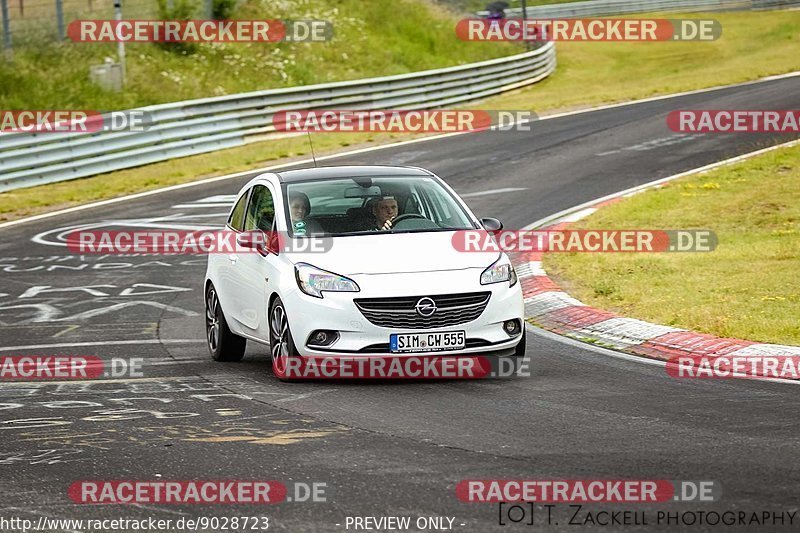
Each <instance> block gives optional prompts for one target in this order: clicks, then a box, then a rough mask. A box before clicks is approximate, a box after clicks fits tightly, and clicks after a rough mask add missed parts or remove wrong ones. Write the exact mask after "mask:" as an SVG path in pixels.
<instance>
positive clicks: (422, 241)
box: [287, 231, 501, 276]
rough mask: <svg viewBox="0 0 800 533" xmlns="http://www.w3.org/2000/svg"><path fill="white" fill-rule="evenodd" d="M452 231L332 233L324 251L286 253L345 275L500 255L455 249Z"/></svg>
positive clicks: (457, 266)
mask: <svg viewBox="0 0 800 533" xmlns="http://www.w3.org/2000/svg"><path fill="white" fill-rule="evenodd" d="M454 234H455V232H452V231H437V232H429V233H382V234H376V235H352V236H347V237H333V238H332V239H331V243H332V244H331V247H330V249H329V250H327V251H325V252H316V253H314V252H306V253H300V252H293V253H291V254H287V256H288V257H289V259H290V260H291V261H292V262H293V263H310V264H312V265H314V266H315V267H317V268H321V269H323V270H328V271H330V272H334V273H336V274H341V275H344V276H355V275H358V274H397V273H401V272H426V271H433V270H462V269H465V268H486V267H488V266H489V265H491V264H492V263H494V262H495V261H497V259H499V258H500V255H501V254H500V253H499V252H461V251H458V250H456V249H455V247H454V246H453V244H452V238H453V235H454Z"/></svg>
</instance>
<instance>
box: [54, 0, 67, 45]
mask: <svg viewBox="0 0 800 533" xmlns="http://www.w3.org/2000/svg"><path fill="white" fill-rule="evenodd" d="M56 20H57V22H58V38H59V40H61V41H63V40H64V39H66V38H67V33H66V31H65V30H64V0H56Z"/></svg>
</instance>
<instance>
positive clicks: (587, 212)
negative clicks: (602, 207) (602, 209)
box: [559, 207, 597, 222]
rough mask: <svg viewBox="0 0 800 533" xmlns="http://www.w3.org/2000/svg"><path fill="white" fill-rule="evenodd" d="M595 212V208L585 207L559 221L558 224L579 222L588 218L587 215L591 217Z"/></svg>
mask: <svg viewBox="0 0 800 533" xmlns="http://www.w3.org/2000/svg"><path fill="white" fill-rule="evenodd" d="M595 211H597V208H596V207H587V208H586V209H582V210H580V211H575V212H574V213H572V214H571V215H567V216H565V217H564V218H562V219H561V220H559V222H577V221H579V220H581V219H583V218H586V217H588V216H589V215H591V214H592V213H594V212H595Z"/></svg>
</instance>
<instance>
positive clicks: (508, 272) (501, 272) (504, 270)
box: [481, 262, 517, 287]
mask: <svg viewBox="0 0 800 533" xmlns="http://www.w3.org/2000/svg"><path fill="white" fill-rule="evenodd" d="M502 281H507V282H508V286H509V287H513V286H514V285H516V284H517V273H516V271H514V267H513V266H511V263H500V262H497V263H495V264H493V265H492V266H490V267H489V268H487V269H486V270H484V271H483V272H482V273H481V285H489V284H491V283H500V282H502Z"/></svg>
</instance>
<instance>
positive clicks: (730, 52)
mask: <svg viewBox="0 0 800 533" xmlns="http://www.w3.org/2000/svg"><path fill="white" fill-rule="evenodd" d="M645 16H646V15H638V17H645ZM680 16H681V15H674V14H673V15H670V17H671V18H678V17H680ZM687 16H688V15H687ZM694 16H696V15H694ZM713 16H714V18H716V19H718V20H719V21H720V22H721V23H722V26H723V37H722V38H721V39H719V40H718V41H714V42H680V43H675V42H661V43H612V42H608V43H577V42H576V43H559V44H558V61H559V66H558V69H557V70H556V72H555V74H554V75H553V76H552V77H550V78H548V79H547V80H544V81H543V82H541V83H538V84H536V85H533V86H530V87H528V88H525V89H521V90H518V91H514V92H511V93H508V94H505V95H501V96H498V97H495V98H491V99H488V100H486V101H484V102H482V103H481V104H480V105H472V106H470V107H473V108H483V109H518V110H534V111H536V112H538V113H544V112H546V111H549V110H561V109H574V108H580V107H588V106H592V105H599V104H605V103H611V102H620V101H626V100H631V99H637V98H646V97H649V96H653V95H657V94H668V93H673V92H680V91H687V90H693V89H700V88H704V87H710V86H714V85H720V84H728V83H737V82H742V81H747V80H752V79H757V78H760V77H763V76H768V75H774V74H782V73H785V72H791V71H796V70H800V54H797V53H796V51H797V49H798V46H799V45H800V34H798V32H797V31H796V28H797V27H800V12H796V11H777V12H758V13H756V12H742V13H716V14H714V15H713ZM449 31H450V32H452V28H449ZM494 46H496V43H469V42H459V43H458V44H457V47H458V48H459V50H461V52H460V53H461V54H467V55H476V56H477V55H480V54H478V53H477V52H475V50H478V49H484V50H486V49H488V48H491V47H494ZM472 47H476V48H475V50H473V51H472V52H469V53H468V51H469V50H470V49H471V48H472ZM515 50H517V49H515ZM405 138H410V136H407V135H406V136H403V135H373V134H355V135H354V134H344V133H334V134H318V135H316V136H315V137H314V139H315V140H314V142H315V148H317V150H318V151H319V152H320V153H324V152H326V151H327V152H331V151H334V150H336V149H340V148H341V147H345V146H350V147H353V146H356V145H360V144H363V143H374V144H377V143H383V142H391V141H394V140H400V139H405ZM307 152H308V143H307V141H306V140H305V138H303V137H297V138H291V139H280V140H273V141H267V142H261V143H256V144H252V145H249V146H245V147H240V148H233V149H230V150H225V151H221V152H216V153H214V154H206V155H199V156H193V157H187V158H183V159H179V160H174V161H167V162H163V163H156V164H152V165H147V166H144V167H140V168H134V169H129V170H123V171H118V172H113V173H110V174H105V175H99V176H94V177H91V178H85V179H81V180H75V181H70V182H65V183H59V184H53V185H45V186H41V187H33V188H29V189H20V190H17V191H12V192H9V193H3V194H0V220H10V219H13V218H19V217H22V216H26V215H29V214H34V213H40V212H43V211H47V210H52V209H58V208H63V207H68V206H71V205H75V204H78V203H85V202H89V201H94V200H100V199H105V198H112V197H116V196H120V195H123V194H128V193H132V192H136V191H142V190H147V189H153V188H158V187H163V186H167V185H173V184H176V183H184V182H188V181H193V180H197V179H201V178H203V177H208V176H212V175H222V174H226V173H229V172H236V171H239V170H245V169H247V168H256V167H258V166H264V165H266V164H268V163H271V162H277V161H278V160H280V159H283V158H286V157H291V156H293V155H303V154H306V153H307Z"/></svg>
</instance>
